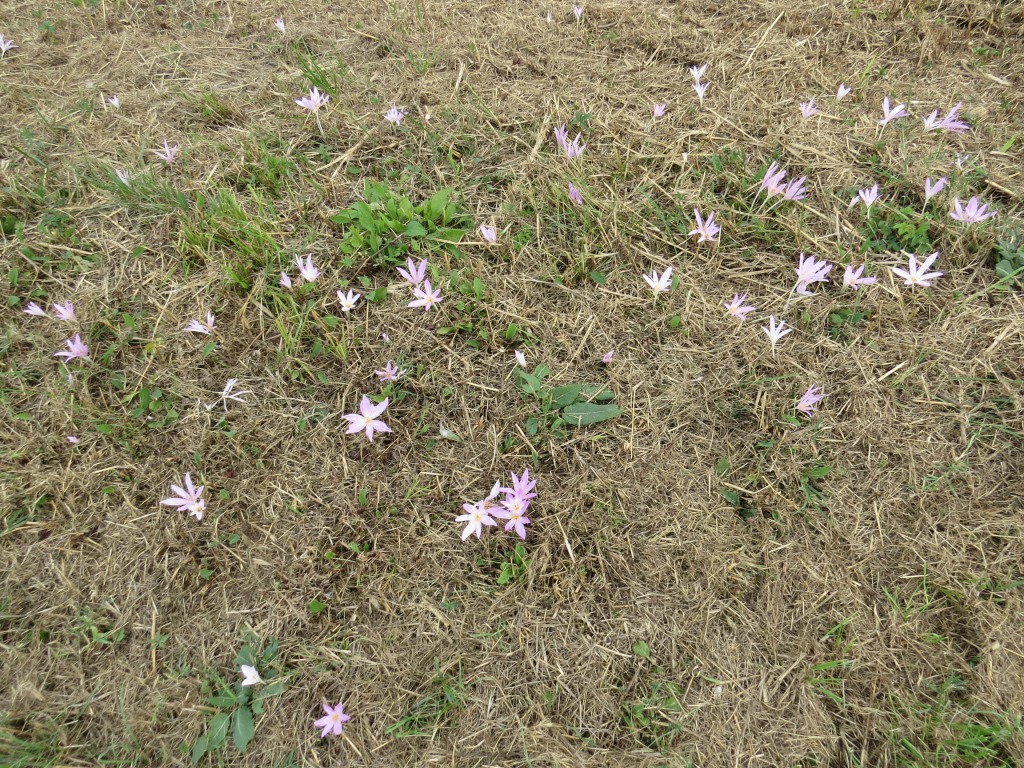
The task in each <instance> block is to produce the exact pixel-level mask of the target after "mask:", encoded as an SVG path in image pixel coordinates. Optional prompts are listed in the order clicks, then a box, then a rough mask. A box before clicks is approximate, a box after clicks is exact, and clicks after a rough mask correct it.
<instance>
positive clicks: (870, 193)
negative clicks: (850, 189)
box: [849, 184, 878, 210]
mask: <svg viewBox="0 0 1024 768" xmlns="http://www.w3.org/2000/svg"><path fill="white" fill-rule="evenodd" d="M877 201H878V185H877V184H875V186H873V187H865V188H864V189H861V190H859V191H858V192H857V194H856V195H855V196H854V198H853V200H851V201H850V206H849V207H851V208H852V207H853V206H855V205H856V204H857V203H859V202H860V203H864V207H865V208H867V209H868V210H871V206H872V205H874V204H875V203H876V202H877Z"/></svg>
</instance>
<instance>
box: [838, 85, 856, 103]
mask: <svg viewBox="0 0 1024 768" xmlns="http://www.w3.org/2000/svg"><path fill="white" fill-rule="evenodd" d="M852 90H853V89H852V88H847V87H846V83H840V84H839V89H838V90H837V91H836V101H842V100H843V99H845V98H846V97H847V96H849V95H850V91H852Z"/></svg>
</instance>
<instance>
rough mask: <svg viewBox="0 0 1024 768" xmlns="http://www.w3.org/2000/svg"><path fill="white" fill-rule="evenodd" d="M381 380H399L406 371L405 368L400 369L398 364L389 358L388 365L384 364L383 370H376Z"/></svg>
mask: <svg viewBox="0 0 1024 768" xmlns="http://www.w3.org/2000/svg"><path fill="white" fill-rule="evenodd" d="M374 373H376V374H377V375H378V376H379V377H380V380H381V381H398V379H399V377H400V376H402V374H404V373H405V369H404V368H402V369H401V370H399V368H398V366H397V365H395V363H394V362H393V361H392V360H388V362H387V365H385V366H384V368H383V370H380V371H374Z"/></svg>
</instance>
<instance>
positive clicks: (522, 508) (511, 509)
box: [492, 496, 530, 541]
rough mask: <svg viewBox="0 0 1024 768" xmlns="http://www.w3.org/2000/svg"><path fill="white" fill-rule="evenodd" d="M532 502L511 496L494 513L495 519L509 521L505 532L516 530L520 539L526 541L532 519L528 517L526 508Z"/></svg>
mask: <svg viewBox="0 0 1024 768" xmlns="http://www.w3.org/2000/svg"><path fill="white" fill-rule="evenodd" d="M529 506H530V502H529V501H527V500H526V499H522V498H520V497H519V496H510V497H508V498H506V499H505V500H504V501H503V502H501V506H500V507H498V508H496V509H495V510H494V512H493V513H492V514H493V515H494V517H497V518H500V519H502V520H508V522H507V523H506V524H505V530H506V531H511V530H513V529H514V530H515V532H516V534H518V536H519V538H520V539H523V540H524V541H525V540H526V526H528V525H529V524H530V518H528V517H527V516H526V508H527V507H529Z"/></svg>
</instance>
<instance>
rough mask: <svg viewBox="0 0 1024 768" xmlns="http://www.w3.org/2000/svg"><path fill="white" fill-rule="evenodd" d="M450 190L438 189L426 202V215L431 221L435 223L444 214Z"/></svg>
mask: <svg viewBox="0 0 1024 768" xmlns="http://www.w3.org/2000/svg"><path fill="white" fill-rule="evenodd" d="M451 193H452V191H451V189H447V188H446V189H439V190H438V191H437V192H435V193H434V196H433V197H432V198H430V199H429V200H428V201H427V204H426V211H425V212H426V215H427V218H428V219H430V220H431V221H437V220H438V219H440V218H441V215H442V214H443V213H444V207H445V206H446V205H447V204H448V197H449V196H450V195H451Z"/></svg>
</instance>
